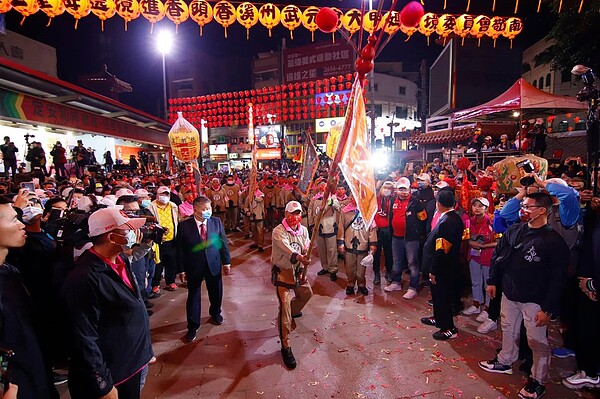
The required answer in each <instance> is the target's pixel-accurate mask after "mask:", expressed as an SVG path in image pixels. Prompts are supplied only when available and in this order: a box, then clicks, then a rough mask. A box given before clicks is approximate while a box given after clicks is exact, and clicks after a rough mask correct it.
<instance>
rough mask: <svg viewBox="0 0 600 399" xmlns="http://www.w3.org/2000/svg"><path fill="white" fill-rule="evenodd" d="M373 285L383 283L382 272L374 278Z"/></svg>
mask: <svg viewBox="0 0 600 399" xmlns="http://www.w3.org/2000/svg"><path fill="white" fill-rule="evenodd" d="M373 285H381V274H376V275H375V277H374V278H373Z"/></svg>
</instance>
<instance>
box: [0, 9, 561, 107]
mask: <svg viewBox="0 0 600 399" xmlns="http://www.w3.org/2000/svg"><path fill="white" fill-rule="evenodd" d="M544 2H545V3H546V4H547V3H548V1H546V0H544ZM263 3H264V2H263ZM293 3H294V4H296V5H298V6H301V7H302V6H308V5H316V6H335V7H338V8H340V9H342V10H347V9H350V8H353V7H356V8H359V9H360V2H359V1H358V0H354V1H351V0H344V1H326V0H325V1H312V2H310V1H294V2H293ZM406 3H408V1H406V0H401V1H399V2H398V5H397V7H396V9H397V10H400V9H401V8H402V7H403V6H404V5H405V4H406ZM447 3H448V8H447V10H446V11H444V10H443V0H435V1H433V0H428V1H426V2H425V4H426V5H425V11H426V12H428V11H431V12H435V13H438V14H442V13H452V14H462V13H464V11H465V8H466V4H467V0H460V1H457V0H447ZM496 3H497V5H496V11H495V12H492V11H491V8H492V0H472V1H471V9H470V11H469V14H474V15H477V14H485V15H488V16H495V15H500V16H506V17H508V16H512V15H513V9H514V1H512V0H497V1H496ZM211 4H214V2H211ZM233 4H234V6H237V4H239V3H233ZM255 4H258V3H255ZM276 4H277V3H276ZM285 4H288V3H285ZM377 4H378V2H377V1H374V7H375V8H376V7H377ZM390 5H391V1H389V0H388V1H385V2H384V6H383V9H384V10H385V11H387V10H389V7H390ZM258 7H260V5H258ZM536 7H537V1H535V2H533V1H528V2H524V1H521V2H520V6H519V12H518V14H517V16H519V17H520V18H522V19H523V20H524V24H525V25H524V26H525V27H524V31H523V32H522V33H521V35H519V36H518V37H517V39H516V40H515V41H514V46H513V48H514V51H522V49H523V48H525V47H527V46H529V45H531V44H533V43H534V42H535V41H537V40H539V39H541V38H542V37H544V36H545V35H546V34H547V32H548V31H549V29H550V27H551V26H552V24H553V23H554V20H555V18H556V16H555V15H554V14H552V13H550V12H549V9H548V6H546V5H544V6H543V7H542V12H541V13H539V14H538V13H536V12H535V9H536ZM21 19H22V16H21V15H20V14H18V13H17V12H16V11H14V10H11V11H9V13H8V14H7V28H8V29H9V30H12V31H15V32H17V33H20V34H22V35H25V36H28V37H31V38H33V39H36V40H39V41H41V42H43V43H46V44H48V45H51V46H53V47H55V48H56V49H57V57H58V75H59V78H60V79H63V80H66V81H69V82H73V83H76V79H77V76H78V75H80V74H87V73H92V72H97V71H100V70H101V67H102V64H107V65H108V70H109V71H110V72H111V73H113V74H115V75H116V76H118V77H119V78H121V79H123V80H125V81H126V82H129V83H131V84H132V85H133V88H134V92H133V93H131V94H127V95H124V96H122V97H121V101H122V102H124V103H126V104H128V105H131V106H134V107H137V108H139V109H142V110H144V111H146V112H149V113H152V114H155V115H158V112H159V109H160V104H161V101H162V100H161V98H162V97H161V96H162V94H161V93H162V69H161V55H160V54H159V53H158V52H157V50H156V47H155V40H156V35H154V36H152V35H150V23H149V22H148V21H147V20H146V19H144V18H143V17H141V16H140V17H139V18H138V19H136V20H134V21H132V22H130V23H129V24H128V31H127V32H125V30H124V21H123V19H122V18H120V17H119V16H118V15H115V16H114V17H113V18H111V19H109V20H108V21H106V23H105V27H104V32H101V29H100V20H99V19H98V18H97V17H96V16H94V15H92V14H90V15H89V16H87V17H85V18H83V19H81V20H80V22H79V25H78V29H77V30H75V29H74V24H75V20H74V19H73V17H72V16H71V15H69V14H67V13H64V14H63V15H61V16H59V17H57V18H55V19H54V20H53V21H52V23H51V25H50V27H46V23H47V21H48V18H47V17H46V15H45V14H43V13H42V12H41V11H39V12H38V13H37V14H35V15H33V16H31V17H28V18H27V19H26V20H25V22H24V24H23V25H22V26H21V25H19V24H20V21H21ZM163 26H164V27H166V28H170V29H172V30H173V31H174V26H175V25H174V24H173V23H172V22H171V21H169V20H168V19H167V18H165V19H164V20H163V21H161V22H160V23H158V24H156V25H155V27H154V32H157V30H158V29H160V28H162V27H163ZM228 36H229V38H228V39H225V38H224V34H223V28H222V27H221V25H219V24H217V23H216V22H215V21H214V20H213V21H212V22H211V23H210V24H209V25H207V26H205V27H204V35H203V36H202V37H200V35H199V29H198V26H197V25H196V23H195V22H194V21H192V20H191V19H189V20H188V21H186V22H184V23H183V24H181V25H180V26H179V31H178V34H177V35H176V37H175V40H176V44H175V46H176V49H175V51H174V53H173V54H172V55H171V57H176V56H177V52H178V51H185V49H186V48H190V47H191V46H194V47H200V48H202V49H203V51H206V52H208V53H210V54H212V55H214V56H217V57H222V58H224V59H228V60H229V59H231V65H232V68H236V69H238V70H239V73H238V74H237V76H238V78H237V79H236V80H235V81H224V82H221V85H220V89H221V90H220V91H229V90H241V89H246V88H249V87H250V82H251V79H250V61H251V59H252V57H254V56H256V55H257V53H258V52H264V51H269V50H277V48H278V46H279V45H280V44H281V38H282V37H286V38H287V45H288V47H294V46H300V45H306V44H309V43H310V32H309V31H308V30H306V29H305V28H303V27H299V28H298V29H296V30H295V31H294V40H289V31H288V30H287V29H285V28H284V27H282V26H278V27H277V28H276V29H273V37H271V38H269V37H268V32H267V29H266V28H265V27H263V26H262V25H261V24H260V22H259V23H258V24H257V25H256V26H255V27H253V28H252V29H251V30H250V40H249V41H247V40H246V30H245V28H243V27H242V26H240V25H239V24H238V23H237V22H236V23H235V24H234V25H233V26H231V27H229V29H228ZM435 36H437V35H435V34H434V35H432V39H433V37H435ZM330 37H331V36H330V35H329V34H327V35H326V34H323V33H321V32H316V33H315V40H316V41H319V40H320V41H327V40H330ZM404 38H405V35H404V34H402V33H401V32H400V33H398V34H397V35H396V36H395V37H394V38H393V39H392V41H391V42H390V43H389V44H388V46H387V47H386V48H385V50H384V51H383V52H382V53H381V55H380V56H379V58H378V60H379V61H402V62H404V65H405V69H406V70H414V71H416V70H418V66H419V63H420V61H421V59H426V60H427V62H428V65H431V63H432V62H433V61H434V60H435V58H436V57H437V56H438V55H439V53H440V51H441V50H442V46H441V45H438V44H435V42H434V40H431V45H430V46H427V43H426V38H425V36H423V35H421V34H419V33H415V34H414V35H413V37H412V38H411V39H410V40H409V41H408V42H406V43H405V42H404ZM336 40H344V39H343V38H342V37H341V36H340V35H339V34H338V35H336ZM487 40H490V39H487ZM498 41H499V43H501V42H504V43H501V45H508V40H507V39H505V38H500V39H498ZM493 61H494V60H490V62H493ZM206 67H207V68H210V65H206ZM206 94H209V93H206Z"/></svg>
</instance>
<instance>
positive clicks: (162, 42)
mask: <svg viewBox="0 0 600 399" xmlns="http://www.w3.org/2000/svg"><path fill="white" fill-rule="evenodd" d="M172 46H173V36H172V35H171V32H170V31H168V30H166V29H164V30H161V31H160V32H158V40H157V41H156V48H157V49H158V51H160V52H161V53H162V54H163V55H166V54H169V51H171V47H172Z"/></svg>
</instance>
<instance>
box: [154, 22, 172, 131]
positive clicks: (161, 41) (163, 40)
mask: <svg viewBox="0 0 600 399" xmlns="http://www.w3.org/2000/svg"><path fill="white" fill-rule="evenodd" d="M172 45H173V37H172V35H171V32H170V31H168V30H165V29H163V30H161V31H160V32H158V40H157V41H156V48H157V49H158V51H159V52H160V53H161V55H162V78H163V117H164V119H165V120H167V118H168V108H167V68H166V64H165V56H166V55H167V54H169V52H170V51H171V47H172Z"/></svg>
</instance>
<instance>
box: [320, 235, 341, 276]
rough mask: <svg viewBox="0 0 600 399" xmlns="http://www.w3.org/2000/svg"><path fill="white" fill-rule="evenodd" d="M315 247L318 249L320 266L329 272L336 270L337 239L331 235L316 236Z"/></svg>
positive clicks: (335, 271)
mask: <svg viewBox="0 0 600 399" xmlns="http://www.w3.org/2000/svg"><path fill="white" fill-rule="evenodd" d="M317 249H318V251H319V260H320V261H321V267H322V268H323V269H325V270H327V271H328V272H329V273H337V271H338V257H337V256H338V253H337V240H336V238H335V236H333V237H321V236H317Z"/></svg>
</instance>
